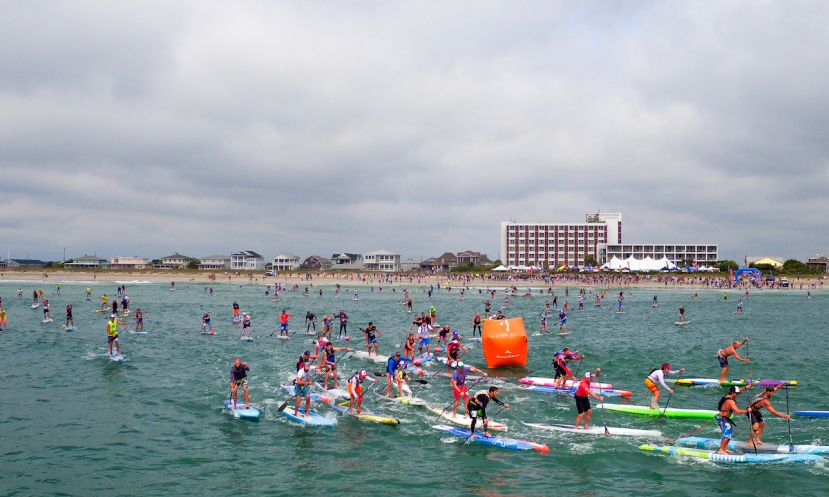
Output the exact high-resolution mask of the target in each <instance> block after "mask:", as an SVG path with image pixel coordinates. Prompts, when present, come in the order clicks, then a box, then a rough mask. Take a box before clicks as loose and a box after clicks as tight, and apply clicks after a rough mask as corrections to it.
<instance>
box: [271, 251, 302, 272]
mask: <svg viewBox="0 0 829 497" xmlns="http://www.w3.org/2000/svg"><path fill="white" fill-rule="evenodd" d="M271 269H273V270H274V271H294V270H296V269H299V256H298V255H294V254H292V253H290V252H282V253H281V254H279V255H277V256H276V257H274V258H273V266H272V267H271Z"/></svg>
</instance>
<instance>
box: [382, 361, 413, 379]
mask: <svg viewBox="0 0 829 497" xmlns="http://www.w3.org/2000/svg"><path fill="white" fill-rule="evenodd" d="M403 361H406V362H412V360H411V359H409V358H408V357H403V356H401V357H400V359H395V357H394V356H391V357H389V361H388V362H387V363H386V373H388V374H390V375H392V376H394V373H396V372H397V370H398V369H400V363H402V362H403Z"/></svg>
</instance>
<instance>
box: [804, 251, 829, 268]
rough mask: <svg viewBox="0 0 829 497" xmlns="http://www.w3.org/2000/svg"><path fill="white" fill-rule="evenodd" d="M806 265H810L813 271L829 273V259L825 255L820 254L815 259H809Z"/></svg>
mask: <svg viewBox="0 0 829 497" xmlns="http://www.w3.org/2000/svg"><path fill="white" fill-rule="evenodd" d="M806 265H808V266H809V269H811V270H813V271H819V272H821V273H829V257H826V256H825V255H820V254H818V255H816V256H814V257H809V260H808V261H807V262H806Z"/></svg>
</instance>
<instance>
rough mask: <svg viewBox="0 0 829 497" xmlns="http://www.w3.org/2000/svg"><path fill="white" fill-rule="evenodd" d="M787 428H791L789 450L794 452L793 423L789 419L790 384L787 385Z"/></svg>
mask: <svg viewBox="0 0 829 497" xmlns="http://www.w3.org/2000/svg"><path fill="white" fill-rule="evenodd" d="M785 388H786V429H787V430H789V451H790V452H794V442H793V441H792V423H791V421H790V420H789V418H790V417H791V416H790V415H789V385H786V387H785Z"/></svg>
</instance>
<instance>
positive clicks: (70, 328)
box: [63, 326, 77, 331]
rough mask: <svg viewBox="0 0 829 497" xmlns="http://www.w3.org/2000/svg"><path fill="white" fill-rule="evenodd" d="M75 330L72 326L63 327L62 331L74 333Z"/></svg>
mask: <svg viewBox="0 0 829 497" xmlns="http://www.w3.org/2000/svg"><path fill="white" fill-rule="evenodd" d="M75 330H77V328H75V327H74V326H65V327H64V328H63V331H75Z"/></svg>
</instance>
